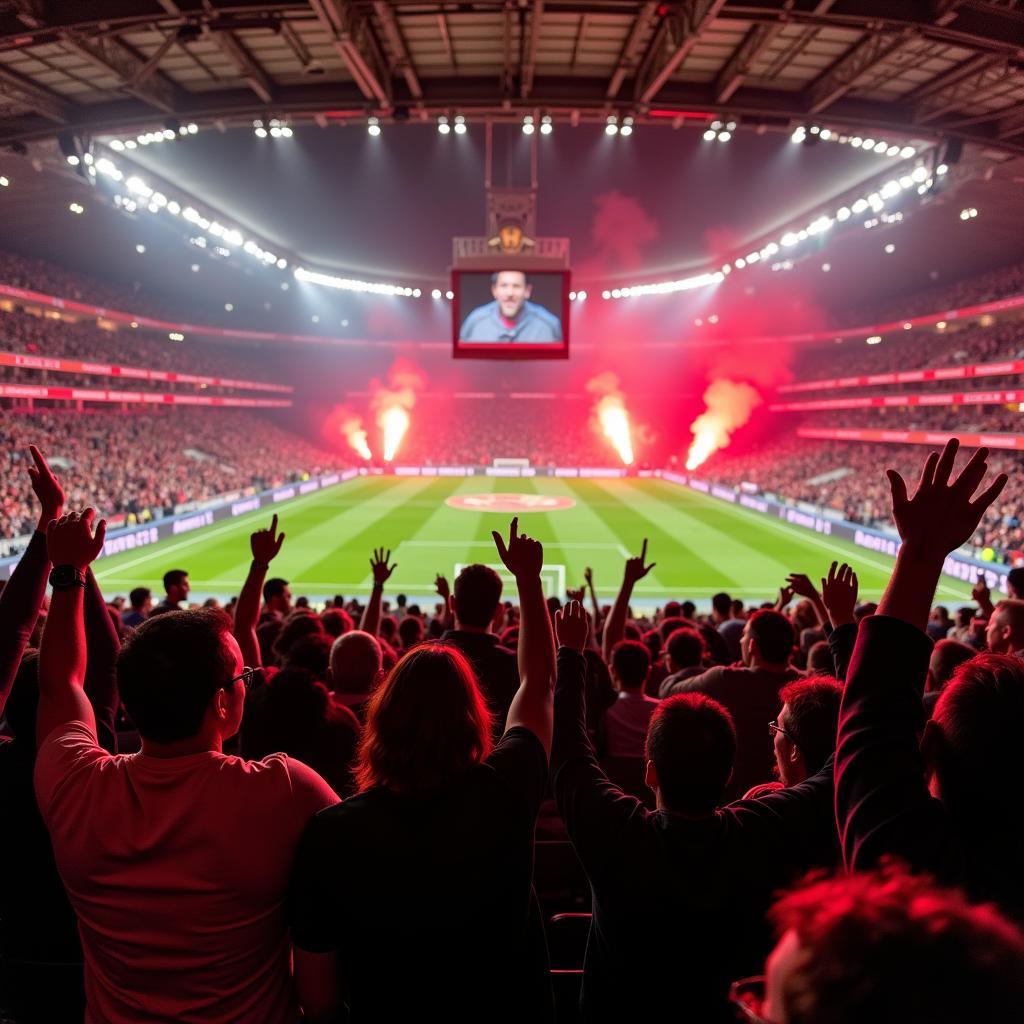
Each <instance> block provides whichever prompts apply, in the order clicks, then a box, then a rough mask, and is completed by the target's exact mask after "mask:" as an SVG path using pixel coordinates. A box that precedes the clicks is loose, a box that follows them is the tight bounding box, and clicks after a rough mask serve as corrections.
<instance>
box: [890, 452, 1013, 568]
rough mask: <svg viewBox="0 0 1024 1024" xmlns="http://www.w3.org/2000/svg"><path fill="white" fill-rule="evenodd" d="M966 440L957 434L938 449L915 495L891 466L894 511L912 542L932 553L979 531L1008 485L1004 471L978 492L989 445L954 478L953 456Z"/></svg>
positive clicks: (936, 554)
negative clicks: (989, 509) (991, 507)
mask: <svg viewBox="0 0 1024 1024" xmlns="http://www.w3.org/2000/svg"><path fill="white" fill-rule="evenodd" d="M959 447H960V442H959V441H957V440H956V438H951V439H950V440H949V441H947V442H946V447H945V448H944V449H943V450H942V454H941V455H940V454H939V453H938V452H932V453H931V454H930V455H929V456H928V458H927V460H926V461H925V464H924V469H923V470H922V471H921V479H920V480H919V481H918V483H917V490H916V491H915V492H914V495H913V497H909V496H908V494H907V484H906V481H905V480H904V479H903V477H902V476H900V474H899V473H897V472H896V470H894V469H889V470H886V476H887V477H888V478H889V487H890V489H891V491H892V515H893V519H895V521H896V528H897V529H898V530H899V533H900V537H901V538H902V539H903V544H904V546H905V547H906V548H908V549H909V550H911V551H913V552H914V553H915V554H919V555H923V556H925V557H928V558H945V556H946V555H948V554H949V552H951V551H955V550H956V549H957V548H958V547H960V546H961V545H962V544H966V543H967V541H969V540H970V539H971V537H972V536H973V535H974V531H975V530H976V529H977V528H978V523H979V522H981V517H982V516H983V515H984V514H985V510H986V509H987V508H988V507H989V505H991V504H992V502H994V501H995V500H996V498H998V497H999V495H1000V493H1001V492H1002V490H1003V488H1004V487H1005V486H1006V479H1007V478H1006V474H1005V473H1000V474H999V476H997V477H996V478H995V480H993V481H992V483H991V484H990V485H989V486H988V487H987V488H986V489H985V490H984V491H982V492H981V494H979V495H978V497H977V498H974V497H973V496H974V492H975V491H977V489H978V487H979V486H980V485H981V483H982V481H983V480H984V479H985V476H986V474H987V473H988V463H987V462H986V459H987V458H988V454H989V453H988V449H987V448H979V449H978V450H977V451H976V452H975V453H974V454H973V455H972V456H971V458H970V461H969V462H968V463H967V465H966V466H964V468H963V471H962V472H961V473H960V475H959V476H958V477H957V478H956V479H955V480H954V481H953V482H952V483H950V474H951V473H952V471H953V462H954V461H955V460H956V453H957V451H958V449H959Z"/></svg>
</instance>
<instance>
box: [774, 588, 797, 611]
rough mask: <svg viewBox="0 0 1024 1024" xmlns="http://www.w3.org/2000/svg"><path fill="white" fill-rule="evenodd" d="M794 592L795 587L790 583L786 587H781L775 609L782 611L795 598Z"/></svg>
mask: <svg viewBox="0 0 1024 1024" xmlns="http://www.w3.org/2000/svg"><path fill="white" fill-rule="evenodd" d="M793 593H794V591H793V588H792V587H791V586H789V585H788V584H787V585H786V586H784V587H779V596H778V597H777V598H776V599H775V610H776V611H777V612H781V611H782V609H783V608H785V607H786V605H788V604H789V602H790V601H792V600H793Z"/></svg>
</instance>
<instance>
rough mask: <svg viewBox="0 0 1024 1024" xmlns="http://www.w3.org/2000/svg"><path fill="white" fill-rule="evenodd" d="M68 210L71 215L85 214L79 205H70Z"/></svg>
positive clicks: (82, 207) (83, 208)
mask: <svg viewBox="0 0 1024 1024" xmlns="http://www.w3.org/2000/svg"><path fill="white" fill-rule="evenodd" d="M68 209H69V210H70V211H71V212H72V213H85V207H84V206H83V205H82V204H81V203H71V204H70V205H69V206H68Z"/></svg>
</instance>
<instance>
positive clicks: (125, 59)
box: [61, 32, 182, 114]
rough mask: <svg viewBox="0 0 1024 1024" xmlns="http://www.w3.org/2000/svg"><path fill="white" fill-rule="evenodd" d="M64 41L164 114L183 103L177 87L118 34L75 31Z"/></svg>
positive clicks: (174, 109) (131, 92)
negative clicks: (109, 34) (79, 32)
mask: <svg viewBox="0 0 1024 1024" xmlns="http://www.w3.org/2000/svg"><path fill="white" fill-rule="evenodd" d="M61 41H62V42H63V43H64V44H65V45H66V46H70V47H71V48H72V49H73V50H75V51H76V52H78V53H79V54H81V55H82V56H83V57H86V58H87V59H88V60H91V61H92V62H93V63H94V64H96V65H98V66H99V67H101V68H103V69H104V70H105V71H108V72H110V73H111V74H113V75H114V76H115V77H116V78H117V79H118V80H119V81H120V83H121V88H122V89H123V90H124V91H125V92H127V93H129V94H130V95H132V96H135V97H137V98H138V99H140V100H142V101H143V102H144V103H148V104H149V105H150V106H151V107H155V108H156V109H157V110H162V111H163V112H164V113H165V114H173V113H175V111H176V110H177V109H178V107H179V106H180V105H181V103H182V97H181V94H180V93H179V91H178V89H177V87H176V86H174V85H173V84H172V83H171V82H169V81H168V80H167V79H166V78H164V77H163V76H162V75H160V74H159V73H152V72H151V71H150V70H149V69H147V67H146V61H145V60H144V59H143V58H142V57H140V56H139V54H137V53H136V52H135V51H134V50H133V49H132V48H131V47H130V46H127V45H126V44H125V43H122V42H121V41H120V40H119V39H118V38H116V37H115V36H96V37H93V38H86V37H85V36H82V35H78V34H76V33H70V32H69V33H65V34H64V35H63V36H62V37H61Z"/></svg>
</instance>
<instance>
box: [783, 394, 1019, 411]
mask: <svg viewBox="0 0 1024 1024" xmlns="http://www.w3.org/2000/svg"><path fill="white" fill-rule="evenodd" d="M1020 402H1024V390H1018V391H939V392H935V393H933V392H930V391H922V392H914V393H912V394H900V395H865V396H864V397H863V398H854V397H850V398H809V399H805V400H804V401H802V402H773V403H772V404H771V405H769V406H768V411H769V412H813V411H820V410H822V409H889V408H901V407H905V406H915V405H1010V404H1017V403H1020Z"/></svg>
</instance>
